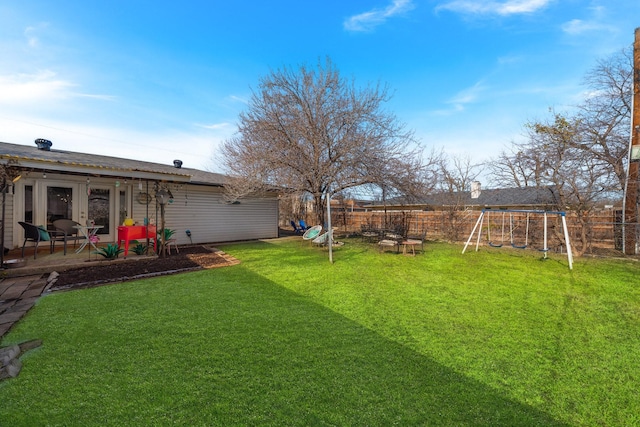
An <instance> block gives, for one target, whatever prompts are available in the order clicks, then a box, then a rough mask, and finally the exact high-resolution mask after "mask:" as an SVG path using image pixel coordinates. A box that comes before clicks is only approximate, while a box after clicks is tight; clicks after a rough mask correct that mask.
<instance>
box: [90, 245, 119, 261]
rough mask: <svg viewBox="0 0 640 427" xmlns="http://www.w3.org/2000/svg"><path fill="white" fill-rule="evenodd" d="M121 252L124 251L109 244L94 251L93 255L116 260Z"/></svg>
mask: <svg viewBox="0 0 640 427" xmlns="http://www.w3.org/2000/svg"><path fill="white" fill-rule="evenodd" d="M122 252H124V249H121V248H120V247H119V246H118V245H116V244H115V243H109V244H108V245H107V246H106V247H104V248H100V249H98V250H97V251H95V252H94V254H98V255H102V256H103V257H105V258H106V259H116V258H118V255H120V254H121V253H122Z"/></svg>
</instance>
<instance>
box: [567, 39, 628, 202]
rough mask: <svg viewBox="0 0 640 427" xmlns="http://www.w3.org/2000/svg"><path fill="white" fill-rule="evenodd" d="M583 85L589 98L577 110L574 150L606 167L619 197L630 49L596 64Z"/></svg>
mask: <svg viewBox="0 0 640 427" xmlns="http://www.w3.org/2000/svg"><path fill="white" fill-rule="evenodd" d="M585 84H586V86H587V87H588V89H589V96H588V97H587V98H586V100H585V101H584V102H583V103H582V104H581V105H580V106H579V113H578V119H579V120H580V128H581V136H582V137H581V138H580V140H578V141H576V143H575V146H576V147H577V148H579V149H581V150H583V151H585V152H587V154H588V155H589V156H590V157H592V158H593V160H594V161H595V162H598V163H605V164H607V165H609V167H610V169H611V171H612V172H613V174H614V175H613V176H612V178H614V179H615V178H617V180H618V183H617V184H618V189H619V191H620V193H622V191H623V189H624V182H625V176H626V172H625V167H626V159H627V150H628V148H629V132H630V128H631V102H632V95H633V48H632V46H630V47H629V48H627V49H624V50H622V51H620V52H618V53H616V54H614V55H612V56H610V57H608V58H606V59H604V60H601V61H598V63H597V65H596V66H595V67H594V68H593V69H592V70H591V71H589V73H588V74H587V76H586V78H585ZM613 185H614V186H615V184H613Z"/></svg>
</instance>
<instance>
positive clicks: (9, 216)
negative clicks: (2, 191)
mask: <svg viewBox="0 0 640 427" xmlns="http://www.w3.org/2000/svg"><path fill="white" fill-rule="evenodd" d="M0 197H2V195H0ZM0 200H1V199H0ZM0 203H1V201H0ZM0 209H1V208H0ZM4 209H5V211H4V216H5V221H6V224H5V225H4V247H5V248H9V249H13V248H14V247H15V244H14V241H13V222H14V221H13V187H9V192H8V193H7V194H6V199H5V205H4ZM0 212H1V211H0ZM0 221H2V218H0ZM20 221H22V219H21V220H20ZM16 225H18V222H17V221H16ZM18 227H20V226H19V225H18ZM0 249H2V248H0Z"/></svg>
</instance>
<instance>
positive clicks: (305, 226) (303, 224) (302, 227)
mask: <svg viewBox="0 0 640 427" xmlns="http://www.w3.org/2000/svg"><path fill="white" fill-rule="evenodd" d="M298 223H300V228H301V229H302V231H307V230H308V229H309V228H310V227H308V226H307V223H306V222H304V219H300V220H298Z"/></svg>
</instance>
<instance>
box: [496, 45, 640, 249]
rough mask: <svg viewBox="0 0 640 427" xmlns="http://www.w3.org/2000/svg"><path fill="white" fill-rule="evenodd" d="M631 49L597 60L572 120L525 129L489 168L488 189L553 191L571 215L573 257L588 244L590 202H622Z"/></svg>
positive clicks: (560, 118)
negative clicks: (574, 237) (520, 139)
mask: <svg viewBox="0 0 640 427" xmlns="http://www.w3.org/2000/svg"><path fill="white" fill-rule="evenodd" d="M632 53H633V52H632V49H631V48H627V49H624V50H622V51H621V52H619V53H617V54H615V55H613V56H611V57H609V58H606V59H604V60H601V61H599V62H598V63H597V65H596V66H595V67H594V68H593V69H592V70H591V71H590V72H589V73H588V74H587V75H586V77H585V85H586V86H587V88H588V95H587V97H586V99H585V100H584V101H583V102H582V103H581V104H580V105H578V108H577V113H575V114H573V115H569V114H560V113H556V112H554V111H553V110H551V111H552V113H553V117H552V118H551V119H547V120H537V121H532V122H529V123H527V124H526V125H525V130H526V132H527V135H526V136H527V141H525V142H521V143H512V144H511V147H510V148H509V149H508V150H505V151H503V152H502V153H501V154H500V155H499V156H498V157H497V158H495V159H493V160H492V161H491V162H490V163H489V168H490V170H491V172H492V175H493V176H494V181H493V183H494V184H497V185H515V186H517V187H527V186H542V185H553V186H554V187H555V188H556V190H557V192H558V196H559V207H560V208H561V209H566V208H569V209H571V210H572V211H574V212H575V213H576V215H577V221H578V225H579V227H578V236H577V243H578V246H577V247H576V249H577V251H578V252H585V251H586V250H588V248H589V244H590V222H589V218H590V215H591V212H592V210H593V209H594V207H595V204H596V202H598V201H601V200H605V199H608V200H612V199H614V200H615V199H620V198H621V197H622V193H623V188H624V181H625V167H626V157H627V150H628V141H629V132H630V120H631V98H632V89H633V81H632V79H633V55H632Z"/></svg>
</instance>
